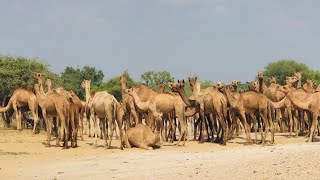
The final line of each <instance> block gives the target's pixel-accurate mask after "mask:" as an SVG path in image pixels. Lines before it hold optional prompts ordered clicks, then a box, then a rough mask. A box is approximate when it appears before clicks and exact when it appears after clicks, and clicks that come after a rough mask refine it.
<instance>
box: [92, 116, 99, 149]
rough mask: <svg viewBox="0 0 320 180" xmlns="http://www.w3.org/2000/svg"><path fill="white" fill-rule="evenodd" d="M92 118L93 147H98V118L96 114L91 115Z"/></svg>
mask: <svg viewBox="0 0 320 180" xmlns="http://www.w3.org/2000/svg"><path fill="white" fill-rule="evenodd" d="M92 120H93V126H94V143H93V148H97V147H98V123H99V121H100V119H99V118H98V117H97V116H96V115H93V117H92Z"/></svg>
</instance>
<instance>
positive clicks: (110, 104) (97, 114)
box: [83, 80, 123, 149]
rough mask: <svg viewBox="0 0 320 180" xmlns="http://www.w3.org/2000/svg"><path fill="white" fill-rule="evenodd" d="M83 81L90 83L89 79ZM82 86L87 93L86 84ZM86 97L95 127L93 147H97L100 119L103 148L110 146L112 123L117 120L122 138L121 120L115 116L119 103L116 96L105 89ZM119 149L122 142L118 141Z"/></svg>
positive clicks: (121, 146)
mask: <svg viewBox="0 0 320 180" xmlns="http://www.w3.org/2000/svg"><path fill="white" fill-rule="evenodd" d="M84 82H89V83H90V81H88V80H85V81H84ZM83 84H84V83H83ZM84 87H85V89H86V95H87V94H88V92H87V90H88V86H87V85H84ZM86 99H88V104H87V107H88V108H89V109H90V118H92V119H93V123H94V129H95V141H94V146H93V147H94V148H97V135H98V122H99V121H101V124H102V132H103V134H104V139H105V148H110V147H111V141H112V137H113V125H114V124H115V121H117V124H118V126H119V131H120V139H121V140H122V122H120V119H118V118H117V109H118V108H119V107H118V106H120V105H119V103H118V101H117V100H116V98H115V97H114V96H113V95H111V94H109V93H108V92H107V91H101V92H97V93H95V94H94V96H93V97H91V98H86ZM106 118H107V119H108V124H106ZM106 125H107V127H106ZM108 125H109V126H110V129H111V132H110V136H109V143H108V138H107V135H108ZM120 149H123V144H122V143H120Z"/></svg>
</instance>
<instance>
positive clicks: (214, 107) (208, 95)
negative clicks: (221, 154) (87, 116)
mask: <svg viewBox="0 0 320 180" xmlns="http://www.w3.org/2000/svg"><path fill="white" fill-rule="evenodd" d="M188 80H189V83H190V86H191V89H192V93H193V96H194V97H195V100H196V101H197V103H199V105H200V116H201V120H202V121H201V123H202V125H201V126H202V127H204V123H205V122H204V120H205V114H211V113H214V114H215V115H216V118H217V119H218V121H219V123H220V125H221V126H222V131H223V135H222V136H221V138H222V139H220V140H217V141H220V144H221V145H226V142H227V134H228V127H227V124H226V121H227V103H228V102H227V99H226V97H225V96H224V94H222V93H221V92H220V91H218V89H216V88H213V87H209V88H207V89H205V90H203V91H200V83H199V82H197V77H189V78H188ZM202 142H203V138H202Z"/></svg>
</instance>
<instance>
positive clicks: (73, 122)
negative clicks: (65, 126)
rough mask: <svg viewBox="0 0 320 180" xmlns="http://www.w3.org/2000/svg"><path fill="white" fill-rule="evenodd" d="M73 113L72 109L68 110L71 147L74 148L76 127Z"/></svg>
mask: <svg viewBox="0 0 320 180" xmlns="http://www.w3.org/2000/svg"><path fill="white" fill-rule="evenodd" d="M74 115H75V112H74V109H70V116H69V118H70V122H71V132H72V136H71V147H73V148H75V139H76V138H77V137H75V130H76V127H75V116H74Z"/></svg>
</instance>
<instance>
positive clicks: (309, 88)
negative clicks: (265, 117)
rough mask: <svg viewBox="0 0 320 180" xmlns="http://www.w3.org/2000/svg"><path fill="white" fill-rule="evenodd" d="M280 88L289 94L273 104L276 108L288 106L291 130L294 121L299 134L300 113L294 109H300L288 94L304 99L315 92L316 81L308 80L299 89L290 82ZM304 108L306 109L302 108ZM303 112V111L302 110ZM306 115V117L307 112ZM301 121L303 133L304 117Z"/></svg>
mask: <svg viewBox="0 0 320 180" xmlns="http://www.w3.org/2000/svg"><path fill="white" fill-rule="evenodd" d="M278 89H279V90H280V91H281V92H283V93H285V94H286V95H287V96H286V98H284V99H283V100H281V101H279V102H277V103H273V106H274V107H275V108H283V107H285V108H287V112H288V117H289V120H290V132H291V131H292V126H291V125H292V122H293V121H294V126H295V130H296V135H295V136H298V120H297V118H298V114H297V112H295V111H294V110H296V109H300V110H301V108H299V107H297V106H294V105H293V104H292V101H291V99H289V98H288V95H291V97H295V99H299V100H300V101H303V100H304V99H307V98H309V97H310V96H311V95H312V94H313V93H314V92H315V89H314V82H313V81H312V80H307V82H306V83H305V84H304V85H303V86H302V87H301V88H299V89H295V88H293V87H292V85H291V84H290V83H289V84H288V85H284V86H280V87H278ZM302 110H304V109H302ZM292 111H294V114H293V115H294V117H295V118H294V119H292ZM301 113H303V112H301ZM304 116H305V117H306V115H305V113H304ZM300 122H301V127H300V131H301V132H302V133H303V124H304V123H303V119H300Z"/></svg>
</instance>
